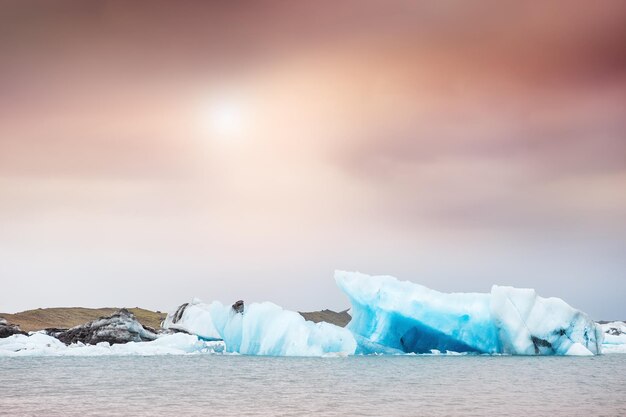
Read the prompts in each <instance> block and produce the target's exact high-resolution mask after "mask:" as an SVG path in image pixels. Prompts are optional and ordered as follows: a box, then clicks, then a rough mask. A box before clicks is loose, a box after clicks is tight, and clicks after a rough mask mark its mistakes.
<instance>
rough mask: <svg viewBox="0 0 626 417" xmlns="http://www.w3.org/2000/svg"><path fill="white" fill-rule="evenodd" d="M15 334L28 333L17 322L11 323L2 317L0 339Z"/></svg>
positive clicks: (0, 319) (0, 320)
mask: <svg viewBox="0 0 626 417" xmlns="http://www.w3.org/2000/svg"><path fill="white" fill-rule="evenodd" d="M14 334H24V335H25V334H27V333H26V332H23V331H22V329H20V326H18V325H16V324H9V322H7V321H6V320H5V319H3V318H0V339H4V338H5V337H9V336H13V335H14Z"/></svg>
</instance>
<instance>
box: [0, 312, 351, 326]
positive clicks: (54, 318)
mask: <svg viewBox="0 0 626 417" xmlns="http://www.w3.org/2000/svg"><path fill="white" fill-rule="evenodd" d="M119 310H120V308H115V307H104V308H84V307H52V308H38V309H35V310H26V311H21V312H19V313H14V314H9V313H0V318H4V319H6V320H7V321H8V322H9V323H12V324H16V325H18V326H20V328H21V329H22V330H23V331H25V332H34V331H38V330H44V329H50V328H58V329H69V328H71V327H74V326H79V325H81V324H85V323H87V322H89V321H92V320H96V319H98V318H100V317H104V316H110V315H111V314H113V313H115V312H117V311H119ZM127 310H128V311H130V312H131V313H133V314H134V315H135V317H136V318H137V320H138V321H139V322H140V323H141V324H143V325H144V326H148V327H151V328H154V329H158V328H159V327H161V322H162V321H163V320H164V319H165V317H166V316H167V313H163V312H161V311H152V310H147V309H144V308H139V307H135V308H127ZM300 314H301V315H302V316H303V317H304V318H305V319H306V320H309V321H312V322H315V323H318V322H321V321H325V322H327V323H331V324H335V325H337V326H341V327H345V326H346V325H347V324H348V322H349V321H350V318H351V317H350V315H349V314H348V310H344V311H340V312H336V311H333V310H327V309H325V310H320V311H310V312H300Z"/></svg>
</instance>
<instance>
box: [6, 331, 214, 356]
mask: <svg viewBox="0 0 626 417" xmlns="http://www.w3.org/2000/svg"><path fill="white" fill-rule="evenodd" d="M223 351H224V344H223V343H222V342H208V341H203V340H200V339H198V337H197V336H194V335H189V334H183V333H177V334H168V335H160V336H159V337H158V338H157V339H156V340H153V341H150V342H128V343H125V344H113V345H112V344H110V343H108V342H99V343H97V344H95V345H85V344H83V343H73V344H71V345H69V346H66V345H65V344H64V343H63V342H61V341H60V340H58V339H56V338H54V337H52V336H48V335H46V334H44V333H33V334H31V335H30V336H25V335H14V336H10V337H8V338H6V339H0V357H2V356H106V355H116V356H126V355H140V356H153V355H182V354H187V353H221V352H223Z"/></svg>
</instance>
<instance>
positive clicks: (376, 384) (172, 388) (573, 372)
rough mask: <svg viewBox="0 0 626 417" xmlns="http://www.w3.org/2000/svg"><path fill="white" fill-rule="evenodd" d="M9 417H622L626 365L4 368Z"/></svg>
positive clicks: (577, 361) (113, 362)
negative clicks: (216, 416) (342, 416)
mask: <svg viewBox="0 0 626 417" xmlns="http://www.w3.org/2000/svg"><path fill="white" fill-rule="evenodd" d="M0 384H1V385H0V415H2V416H15V417H20V416H46V417H55V416H65V417H72V416H140V417H141V416H185V417H190V416H207V415H220V416H224V415H225V416H230V415H232V416H234V415H237V416H258V415H276V416H301V415H318V416H335V415H364V416H383V415H384V416H412V415H425V416H448V415H463V416H485V415H494V416H495V415H497V416H524V417H528V416H531V415H532V416H545V415H552V416H596V415H597V416H600V415H604V416H625V415H626V399H625V397H624V393H625V392H626V355H605V356H599V357H590V358H587V357H585V358H568V357H483V356H460V357H455V356H448V357H432V356H395V357H348V358H268V357H250V356H210V355H205V356H196V355H188V356H155V357H95V358H94V357H40V358H37V357H30V358H4V359H0Z"/></svg>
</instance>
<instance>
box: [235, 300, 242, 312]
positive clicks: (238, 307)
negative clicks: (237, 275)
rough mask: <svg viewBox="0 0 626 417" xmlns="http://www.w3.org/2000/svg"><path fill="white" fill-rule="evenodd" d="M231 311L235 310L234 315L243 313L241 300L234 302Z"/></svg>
mask: <svg viewBox="0 0 626 417" xmlns="http://www.w3.org/2000/svg"><path fill="white" fill-rule="evenodd" d="M233 310H235V313H243V300H238V301H235V304H233Z"/></svg>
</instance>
